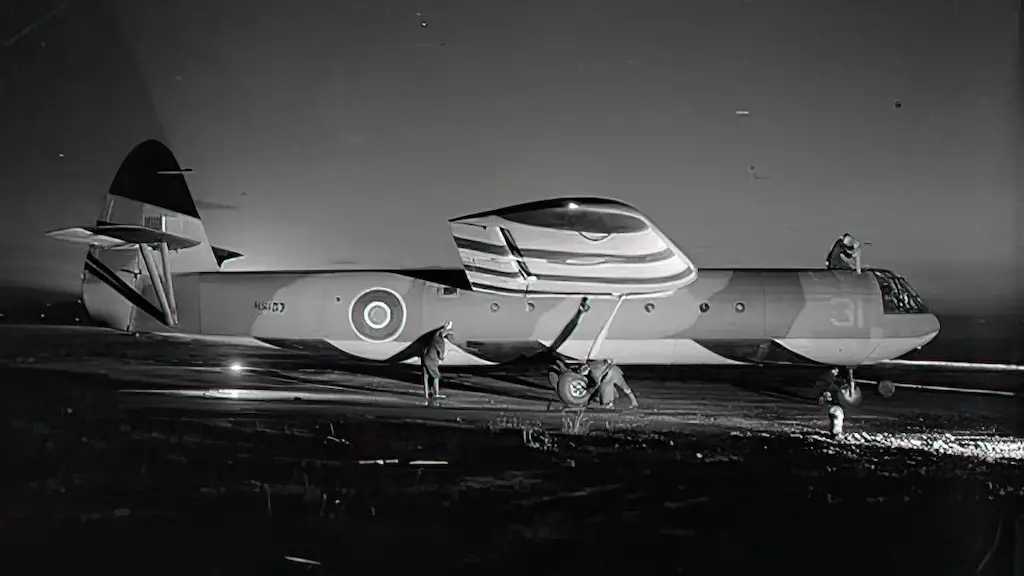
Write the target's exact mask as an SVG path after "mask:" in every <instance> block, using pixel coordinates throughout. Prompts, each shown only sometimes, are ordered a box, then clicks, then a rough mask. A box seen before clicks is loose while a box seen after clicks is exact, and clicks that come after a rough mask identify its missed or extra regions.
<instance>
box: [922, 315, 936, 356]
mask: <svg viewBox="0 0 1024 576" xmlns="http://www.w3.org/2000/svg"><path fill="white" fill-rule="evenodd" d="M917 321H918V322H919V323H920V324H919V326H918V330H917V332H918V334H920V336H919V338H920V339H921V342H920V344H918V345H917V346H918V348H920V347H921V346H924V345H925V344H927V343H929V342H931V341H932V340H934V339H935V337H936V336H938V335H939V328H940V326H939V319H938V318H936V317H935V315H934V314H921V315H919V319H917Z"/></svg>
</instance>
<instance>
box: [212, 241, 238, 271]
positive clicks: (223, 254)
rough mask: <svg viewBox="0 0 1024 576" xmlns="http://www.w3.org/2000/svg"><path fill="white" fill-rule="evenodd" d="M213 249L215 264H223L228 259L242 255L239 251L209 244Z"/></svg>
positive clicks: (234, 258)
mask: <svg viewBox="0 0 1024 576" xmlns="http://www.w3.org/2000/svg"><path fill="white" fill-rule="evenodd" d="M210 248H212V249H213V257H214V258H216V259H217V266H223V265H224V263H225V262H228V261H230V260H237V259H239V258H241V257H242V254H240V253H239V252H234V251H232V250H228V249H226V248H220V247H217V246H211V247H210Z"/></svg>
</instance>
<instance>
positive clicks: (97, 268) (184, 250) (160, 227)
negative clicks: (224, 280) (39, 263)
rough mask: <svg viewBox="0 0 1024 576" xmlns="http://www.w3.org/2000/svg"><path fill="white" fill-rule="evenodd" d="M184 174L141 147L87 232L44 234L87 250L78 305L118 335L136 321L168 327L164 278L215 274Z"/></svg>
mask: <svg viewBox="0 0 1024 576" xmlns="http://www.w3.org/2000/svg"><path fill="white" fill-rule="evenodd" d="M186 172H187V171H184V170H182V169H181V166H179V165H178V161H177V160H176V159H175V158H174V155H173V154H172V153H171V151H170V150H169V149H168V148H167V146H165V145H164V144H162V143H160V142H158V141H156V140H146V141H145V142H142V143H141V144H139V145H138V146H136V147H135V148H134V149H133V150H132V151H131V152H130V153H129V154H128V156H127V157H126V158H125V159H124V161H123V162H122V163H121V167H120V168H119V169H118V171H117V174H116V175H115V176H114V181H113V182H112V183H111V185H110V190H109V191H108V192H107V194H106V198H105V202H104V207H103V212H102V213H101V214H100V217H99V219H98V220H97V221H96V224H95V225H94V226H88V227H79V228H67V229H63V230H55V231H53V232H50V233H48V236H50V237H51V238H55V239H58V240H65V241H70V242H77V243H85V244H89V245H90V248H89V253H88V254H87V256H86V261H85V272H84V274H83V275H82V299H83V302H84V303H85V305H86V308H87V309H88V310H89V314H90V315H91V316H92V317H93V319H94V320H96V321H98V322H100V323H102V324H105V325H107V326H110V327H112V328H117V329H120V330H134V329H135V328H134V327H135V326H136V324H137V320H144V324H146V325H151V324H152V322H156V323H159V324H162V325H164V326H167V327H172V326H174V325H176V324H177V309H176V300H175V294H174V286H173V285H172V279H171V276H172V275H171V272H172V271H173V273H174V274H182V273H188V272H207V271H215V270H217V269H218V268H219V266H220V264H221V263H222V257H221V256H215V251H218V252H223V250H221V249H215V248H214V247H212V246H211V245H210V242H209V239H208V238H207V237H206V230H205V229H204V228H203V223H202V220H201V219H200V217H199V211H198V210H197V209H196V205H195V202H194V201H193V200H192V194H191V193H190V192H189V189H188V184H187V183H186V182H185V177H184V174H185V173H186ZM232 254H236V253H232ZM236 257H237V255H236ZM154 300H156V303H154ZM140 311H141V312H143V313H144V316H141V315H139V314H138V312H140Z"/></svg>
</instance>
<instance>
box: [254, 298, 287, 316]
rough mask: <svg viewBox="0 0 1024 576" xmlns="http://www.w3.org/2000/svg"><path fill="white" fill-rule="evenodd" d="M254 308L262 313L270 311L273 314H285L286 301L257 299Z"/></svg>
mask: <svg viewBox="0 0 1024 576" xmlns="http://www.w3.org/2000/svg"><path fill="white" fill-rule="evenodd" d="M253 308H256V311H257V312H259V313H260V314H262V313H264V312H270V313H271V314H284V302H281V301H280V300H257V301H255V302H253Z"/></svg>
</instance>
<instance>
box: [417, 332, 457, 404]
mask: <svg viewBox="0 0 1024 576" xmlns="http://www.w3.org/2000/svg"><path fill="white" fill-rule="evenodd" d="M451 337H452V321H451V320H449V321H447V322H445V323H444V326H442V327H441V328H438V329H437V330H435V331H434V334H433V336H431V338H430V341H429V342H427V345H426V347H425V348H424V349H423V355H422V356H420V365H421V366H422V367H423V397H424V398H425V399H426V401H427V402H428V403H429V402H430V400H431V398H433V399H435V400H441V399H443V398H444V396H443V395H442V394H441V362H443V361H444V355H445V351H446V349H447V344H448V341H449V340H450V339H451Z"/></svg>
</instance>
